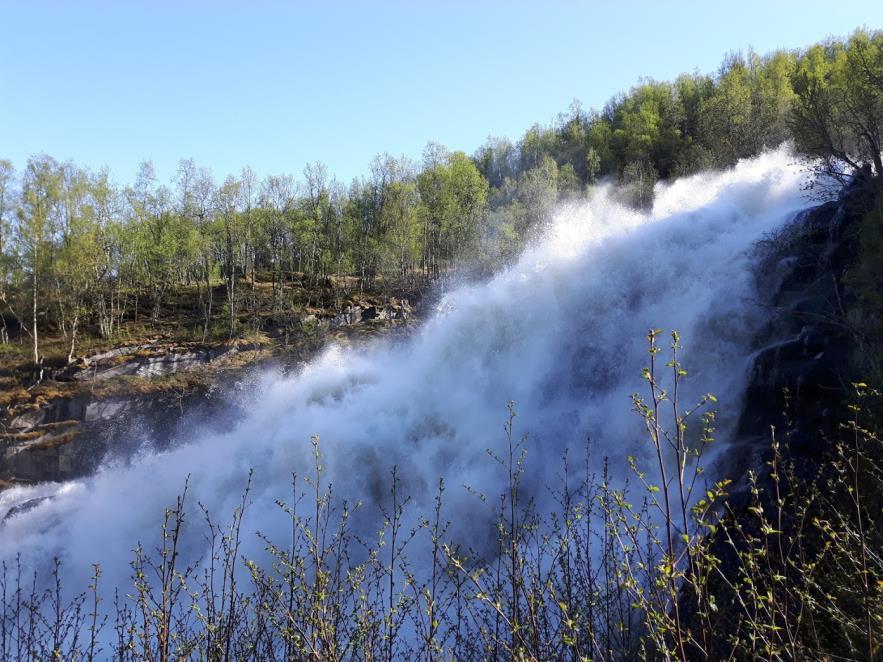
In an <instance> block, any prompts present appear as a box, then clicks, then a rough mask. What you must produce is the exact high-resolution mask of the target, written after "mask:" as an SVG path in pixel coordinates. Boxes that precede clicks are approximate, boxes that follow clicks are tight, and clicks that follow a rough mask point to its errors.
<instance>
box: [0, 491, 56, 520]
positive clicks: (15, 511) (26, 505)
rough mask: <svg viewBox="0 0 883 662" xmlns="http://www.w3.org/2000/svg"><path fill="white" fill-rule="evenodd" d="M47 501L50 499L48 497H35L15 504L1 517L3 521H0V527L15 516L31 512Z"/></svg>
mask: <svg viewBox="0 0 883 662" xmlns="http://www.w3.org/2000/svg"><path fill="white" fill-rule="evenodd" d="M49 499H50V497H48V496H44V497H35V498H33V499H28V500H27V501H22V502H21V503H17V504H15V505H14V506H13V507H12V508H10V509H9V510H7V511H6V514H5V515H4V516H3V519H2V520H0V525H2V524H3V523H5V522H7V521H8V520H10V519H12V518H13V517H15V516H16V515H21V514H23V513H26V512H28V511H30V510H33V509H34V508H36V507H37V506H39V505H40V504H41V503H43V502H44V501H47V500H49Z"/></svg>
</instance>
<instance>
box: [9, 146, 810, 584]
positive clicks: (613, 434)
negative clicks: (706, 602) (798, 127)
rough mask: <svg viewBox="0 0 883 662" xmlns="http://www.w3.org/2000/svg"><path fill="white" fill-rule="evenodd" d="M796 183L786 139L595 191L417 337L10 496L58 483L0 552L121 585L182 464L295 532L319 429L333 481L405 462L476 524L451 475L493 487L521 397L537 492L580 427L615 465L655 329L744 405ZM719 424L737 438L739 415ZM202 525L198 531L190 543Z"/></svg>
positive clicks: (578, 437) (465, 528)
mask: <svg viewBox="0 0 883 662" xmlns="http://www.w3.org/2000/svg"><path fill="white" fill-rule="evenodd" d="M800 183H801V171H800V169H799V167H798V166H796V165H795V164H794V158H793V157H792V156H791V155H790V154H789V153H788V152H787V151H784V150H780V151H777V152H771V153H767V154H764V155H762V156H760V157H758V158H756V159H753V160H750V161H745V162H742V163H740V164H739V165H738V166H737V167H736V168H735V169H733V170H731V171H727V172H724V173H707V174H701V175H697V176H694V177H690V178H687V179H683V180H680V181H677V182H674V183H673V184H671V185H668V186H660V187H659V188H658V189H657V194H656V203H655V206H654V208H653V210H652V211H651V212H649V213H639V212H635V211H632V210H628V209H624V208H622V207H621V206H618V205H617V204H615V203H614V202H613V201H612V198H611V195H610V194H611V191H610V190H609V189H605V188H601V189H599V190H597V191H596V193H595V194H594V195H593V196H592V197H591V199H590V200H588V201H587V202H584V203H580V204H575V205H572V206H569V207H566V208H563V209H561V210H560V212H559V213H558V215H557V218H556V220H555V222H554V223H553V224H552V226H551V227H549V228H548V230H547V232H546V233H545V236H544V238H543V239H542V240H540V241H539V242H538V243H537V244H536V245H534V246H533V247H531V248H530V249H529V250H527V251H526V252H525V254H524V255H523V256H522V257H521V259H520V260H519V261H518V263H517V264H515V265H514V266H513V267H512V268H510V269H508V270H506V271H505V272H504V273H501V274H499V275H498V276H496V277H495V278H493V279H492V280H491V281H489V282H487V283H483V284H480V285H472V286H468V287H464V288H462V289H459V290H457V291H454V292H452V293H451V294H449V295H447V296H446V297H445V298H444V299H443V301H442V303H441V305H440V306H439V311H438V313H437V314H436V315H434V316H433V317H432V318H431V319H429V320H428V321H427V322H426V323H425V324H424V326H423V328H422V329H421V330H420V331H419V332H417V333H416V334H415V335H414V336H412V337H410V338H409V339H408V340H406V341H403V342H402V341H399V342H378V343H375V344H371V345H368V346H362V347H356V348H353V349H340V348H339V347H330V348H329V349H327V350H326V351H325V352H324V353H323V354H322V355H321V356H320V357H318V358H317V359H316V360H314V361H313V362H312V363H311V364H310V365H309V366H308V367H307V368H306V369H305V370H303V372H302V373H301V374H298V375H297V376H293V377H285V378H281V377H274V376H268V377H266V378H265V379H264V380H263V381H262V382H261V383H260V384H259V385H258V387H257V388H258V391H257V392H256V393H257V397H254V398H253V401H252V402H251V404H250V412H249V414H248V416H247V417H246V418H245V419H244V420H242V421H241V422H240V423H239V424H238V425H237V426H236V427H235V428H233V429H231V430H229V432H227V433H225V434H210V435H209V434H207V435H206V436H204V437H201V438H199V437H197V438H192V439H186V440H181V442H180V443H179V444H177V445H176V446H175V447H173V448H172V449H171V450H168V451H165V452H161V453H154V452H148V451H145V452H144V453H143V454H142V455H141V456H139V457H137V458H135V459H134V460H132V461H131V462H129V463H127V464H125V465H118V466H107V467H105V468H103V469H102V470H101V471H100V472H98V474H97V475H95V476H93V477H90V478H88V479H84V480H79V481H73V482H70V483H66V484H60V485H42V486H35V487H28V488H16V489H12V490H8V491H6V492H3V493H2V494H0V513H3V512H6V511H7V510H8V508H9V507H10V506H11V505H12V504H14V503H17V502H21V501H23V500H26V499H30V498H34V497H37V496H42V495H47V494H51V495H54V498H52V499H50V500H46V501H43V502H42V503H40V504H39V505H38V506H36V507H35V508H33V509H32V510H30V511H28V512H23V513H21V514H19V515H16V516H14V517H11V518H10V519H9V520H8V521H7V522H6V523H5V525H4V526H3V527H2V528H0V558H7V559H8V558H10V557H12V556H13V555H15V554H16V553H21V555H22V558H23V559H24V561H25V562H26V563H27V564H33V565H39V564H41V563H42V562H44V561H45V560H46V559H49V558H51V556H52V555H58V556H60V557H61V558H62V559H63V561H64V563H65V567H66V571H65V572H66V574H68V575H70V576H71V581H73V583H74V584H76V583H77V580H79V584H80V586H85V580H84V578H85V577H86V576H87V575H88V573H89V571H90V564H92V563H95V562H99V563H101V564H102V566H103V568H104V573H105V581H109V582H110V583H111V584H113V583H117V582H119V583H122V582H124V581H125V577H126V576H127V573H128V570H129V568H128V566H127V563H128V561H129V560H130V558H131V550H132V549H133V547H134V546H135V545H136V543H137V542H138V541H139V540H140V541H142V542H144V543H145V544H146V545H147V546H151V545H152V544H153V543H154V541H156V539H157V536H158V524H159V522H160V521H161V519H162V515H163V511H164V508H166V507H168V506H170V505H173V504H174V501H175V496H176V495H177V494H178V493H179V492H180V490H181V489H182V486H183V484H184V480H185V477H187V476H188V475H189V476H190V479H189V497H188V498H189V500H190V503H191V504H195V503H196V502H197V501H198V502H200V503H202V504H204V505H205V506H206V507H207V508H209V509H210V510H211V511H212V512H213V513H214V514H216V515H218V516H224V515H226V514H228V513H229V512H230V511H231V510H232V509H233V507H234V505H235V504H236V502H237V501H238V499H239V498H240V495H241V490H242V488H243V487H244V485H245V480H246V476H247V473H248V471H249V469H252V468H253V469H254V490H253V493H252V497H253V505H252V506H251V507H250V509H249V515H248V517H247V519H246V521H245V525H244V527H243V531H245V532H253V531H256V530H260V531H262V532H264V533H267V534H269V535H271V536H273V535H274V534H276V533H278V534H279V537H280V538H282V539H284V532H285V530H286V528H285V527H286V526H288V524H287V522H286V520H285V518H284V516H281V515H280V513H279V512H278V509H277V508H276V507H275V506H274V505H273V503H274V500H275V499H279V498H285V497H286V496H287V495H288V494H289V489H290V488H289V484H290V476H291V473H292V472H293V471H297V472H299V473H303V472H305V471H306V470H307V469H308V468H309V466H310V463H311V460H310V453H311V444H310V436H311V435H313V434H317V435H319V436H320V437H321V440H322V441H321V443H322V449H323V452H324V454H325V462H324V464H325V465H326V470H327V476H328V477H329V479H330V480H331V481H333V482H334V484H335V489H336V491H337V493H338V494H341V495H343V496H348V497H362V498H364V499H365V500H366V501H367V502H370V501H371V500H372V499H376V498H378V496H379V495H381V494H382V493H384V491H385V490H386V489H387V487H386V486H387V484H388V476H389V474H388V471H389V469H390V467H391V466H392V465H393V464H396V465H398V467H399V473H400V475H401V476H402V478H403V480H404V488H405V490H406V491H407V492H409V493H410V494H411V495H412V496H413V497H414V502H413V508H414V509H415V511H420V512H427V513H428V512H429V510H430V509H431V498H432V495H433V492H434V487H435V484H436V483H437V480H438V478H439V477H440V476H443V477H445V478H446V481H447V484H448V493H447V508H448V510H447V514H448V517H449V518H451V519H454V520H456V525H457V526H458V527H459V528H458V534H459V535H469V534H470V527H471V526H475V525H480V524H481V522H475V521H474V520H473V519H472V518H473V517H474V512H475V508H474V507H473V506H474V503H475V497H474V495H471V494H467V493H466V491H465V490H462V489H459V488H458V487H457V486H459V485H460V484H469V485H472V486H474V487H476V488H478V489H480V490H481V491H482V492H485V493H487V494H489V495H493V494H499V493H500V490H501V489H502V487H501V475H500V471H499V467H498V466H496V465H495V464H494V463H493V461H491V460H490V459H489V458H488V457H487V454H486V449H487V448H488V447H499V445H500V444H501V443H502V442H503V432H502V423H503V421H504V420H505V418H506V403H507V401H508V400H510V399H512V400H515V401H516V402H517V408H518V414H519V415H518V418H517V431H518V433H519V434H520V433H523V432H529V433H530V435H531V440H532V441H531V442H530V443H529V445H528V446H529V450H528V452H529V462H530V466H531V474H530V478H529V480H530V481H531V484H532V485H533V486H536V487H535V491H536V493H537V494H541V493H542V490H541V489H539V487H538V486H539V485H540V484H541V483H543V482H544V481H548V480H550V479H552V477H553V476H554V472H555V471H556V470H557V467H558V466H560V465H559V462H558V460H559V458H560V457H561V453H562V451H563V450H564V449H565V448H566V447H568V446H572V447H575V448H582V446H583V442H584V440H585V438H586V436H587V435H589V436H591V438H592V442H593V453H594V456H596V457H598V458H600V457H601V456H602V455H609V456H610V457H611V458H612V460H613V461H614V465H613V466H614V470H615V471H622V470H623V469H622V466H621V459H622V458H624V457H625V456H626V455H627V454H631V455H635V456H638V457H639V458H640V457H641V456H642V453H644V452H646V450H647V446H646V441H644V438H643V437H642V435H641V422H640V420H639V419H637V418H636V416H635V414H634V413H632V412H631V408H630V400H629V395H630V394H631V393H632V392H635V391H638V390H640V389H642V388H643V387H644V384H643V383H642V380H641V368H642V367H643V366H644V365H646V362H647V353H646V341H645V334H646V332H647V330H648V329H649V328H651V327H655V328H663V329H678V330H679V331H680V333H681V336H682V342H683V345H684V347H685V350H684V352H683V356H682V362H683V364H684V365H685V367H686V368H687V369H688V371H689V373H690V374H689V377H688V379H687V381H686V385H685V396H684V397H685V401H686V400H690V399H692V398H693V397H696V396H698V395H699V394H701V393H705V392H708V391H711V392H713V393H715V394H716V395H718V397H719V398H720V401H721V407H722V410H723V411H724V412H730V413H732V414H735V413H737V412H738V407H739V398H740V394H741V393H742V390H743V387H744V382H745V379H746V372H747V367H748V366H747V356H748V354H749V349H750V343H751V340H752V337H753V336H754V335H755V333H756V332H757V329H758V327H759V324H760V323H761V321H762V316H763V313H762V311H761V310H760V309H759V307H758V306H757V305H756V293H755V291H754V277H753V274H752V267H753V259H752V257H751V252H750V249H751V247H752V245H753V243H754V242H756V241H757V240H758V239H760V238H761V237H762V236H763V235H764V234H765V233H768V232H770V231H773V230H775V229H777V228H779V227H780V226H782V224H783V223H785V222H786V221H787V220H789V219H790V218H791V217H792V216H793V214H794V213H795V212H796V211H797V210H799V209H800V208H802V207H805V206H806V201H805V199H804V198H803V197H802V195H801V191H800ZM732 418H733V416H730V417H729V419H730V422H731V419H732ZM721 422H722V426H721V427H722V430H721V434H720V435H719V437H720V438H721V439H722V442H724V443H725V438H726V432H727V426H728V417H727V416H726V415H724V416H723V417H722V420H721ZM730 427H731V426H730ZM617 460H620V462H619V464H617ZM599 461H600V460H599ZM617 467H619V468H617ZM194 510H195V508H194ZM192 519H196V517H195V515H194V517H193V518H192ZM364 525H365V527H367V528H369V529H370V528H372V527H373V526H374V523H365V524H364ZM245 537H246V542H247V543H248V544H247V545H246V548H245V549H244V552H245V553H246V554H252V553H259V552H258V550H259V547H260V544H259V542H258V541H257V540H256V539H255V537H254V536H251V535H248V534H247V535H246V536H245ZM199 540H200V536H199V535H197V534H194V535H193V538H192V540H191V541H190V543H189V544H191V545H194V546H198V541H199Z"/></svg>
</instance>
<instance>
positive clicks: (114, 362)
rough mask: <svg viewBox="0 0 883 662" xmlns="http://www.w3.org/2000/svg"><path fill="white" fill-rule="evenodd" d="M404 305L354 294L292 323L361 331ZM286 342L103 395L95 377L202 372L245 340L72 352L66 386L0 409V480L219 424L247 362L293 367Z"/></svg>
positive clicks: (49, 475)
mask: <svg viewBox="0 0 883 662" xmlns="http://www.w3.org/2000/svg"><path fill="white" fill-rule="evenodd" d="M414 313H415V310H414V308H412V306H411V305H410V303H409V301H408V300H407V299H397V298H390V299H385V300H376V299H360V300H353V301H348V302H345V303H343V304H342V305H340V306H339V307H338V308H337V309H334V310H329V309H313V310H307V311H305V314H303V315H302V316H301V317H300V322H301V323H302V324H303V325H305V327H307V328H310V327H312V328H313V329H315V330H318V331H320V332H322V333H325V332H332V331H334V332H341V331H349V330H350V329H353V328H354V327H355V328H356V330H358V328H360V327H367V330H369V331H370V330H371V327H374V326H376V327H378V328H380V327H383V328H385V327H387V326H389V325H393V324H397V323H400V322H406V321H408V320H409V319H410V318H411V317H412V316H413V315H414ZM270 326H272V325H270ZM287 345H288V339H287V338H286V350H285V351H286V352H287V353H286V354H285V355H284V356H281V357H280V356H278V355H277V356H267V357H264V358H260V357H259V358H258V359H256V360H253V361H252V363H250V364H248V365H244V366H243V367H242V368H241V369H239V370H238V371H235V372H234V373H226V374H225V375H224V376H223V377H221V376H220V375H216V376H214V377H212V376H209V377H208V378H207V379H204V380H201V381H198V382H197V383H196V384H195V385H188V384H187V383H186V382H185V383H183V384H182V385H175V384H172V385H170V386H166V387H163V388H147V389H145V391H146V392H139V390H138V388H131V389H123V390H122V392H116V393H114V394H112V395H106V394H101V393H96V392H95V391H96V386H100V385H102V384H104V383H111V380H114V379H133V380H136V381H135V382H132V384H133V385H134V384H144V385H148V384H153V383H154V382H155V381H156V380H161V379H162V378H167V377H170V376H173V375H176V374H177V373H189V372H192V371H196V370H207V371H211V370H212V366H213V365H214V364H216V362H223V361H229V360H231V359H235V358H236V356H237V354H239V353H240V352H242V351H245V350H247V349H248V348H249V346H248V345H247V344H235V343H224V344H217V345H210V346H206V345H200V344H198V343H190V344H173V345H169V344H163V343H162V341H160V340H151V341H148V342H144V343H140V344H133V345H125V346H121V347H116V348H113V349H111V350H107V351H102V352H97V353H93V354H91V355H87V356H84V357H81V358H80V359H78V360H77V361H76V362H75V363H74V364H72V365H70V366H67V367H65V368H63V369H61V370H58V371H56V372H55V374H53V375H52V378H53V379H54V380H56V381H59V382H69V383H73V384H77V386H76V395H74V396H71V397H58V398H54V399H52V400H50V401H49V402H46V403H41V404H39V405H35V406H33V407H31V408H26V409H24V410H22V411H14V412H11V413H10V412H0V489H2V488H3V487H4V486H6V487H8V486H9V485H14V484H22V483H24V484H27V483H38V482H43V481H58V480H68V479H71V478H76V477H79V476H84V475H88V474H90V473H92V472H94V471H95V470H96V469H97V468H98V467H99V466H100V465H101V463H102V462H103V461H104V460H106V459H109V458H117V459H121V460H123V461H125V460H126V459H128V457H130V456H131V455H132V454H133V453H135V452H136V451H137V450H138V449H139V448H141V447H142V446H143V445H144V444H145V443H149V444H151V445H152V446H153V447H158V448H162V447H164V446H166V445H168V444H170V443H174V442H175V440H176V439H184V438H186V437H187V436H188V434H190V433H193V434H195V433H196V432H197V431H198V432H204V431H205V430H206V429H209V430H210V429H217V430H224V429H225V428H229V426H230V425H231V424H232V423H233V421H235V420H236V419H237V418H238V417H240V416H242V415H243V414H244V407H245V404H244V403H243V402H242V401H240V400H237V399H236V397H238V396H234V394H236V393H237V391H241V389H237V388H236V383H238V382H237V380H238V381H248V380H249V379H252V378H253V373H254V372H255V371H252V370H250V368H253V367H258V365H259V364H261V363H263V362H265V361H271V362H274V363H279V364H280V367H282V368H283V369H290V368H292V367H294V365H296V364H297V363H299V361H300V359H301V358H303V357H302V356H301V355H300V354H299V353H298V352H297V351H295V349H296V347H294V346H293V347H292V348H291V349H290V350H289V349H288V348H287ZM301 349H302V348H301ZM249 360H251V359H249ZM292 361H293V362H294V363H292ZM221 379H223V380H224V383H223V384H222V385H221V384H219V380H221ZM230 380H233V382H236V383H231V381H230ZM216 386H222V387H221V388H216ZM118 391H119V390H118ZM195 426H199V430H196V429H193V428H195ZM0 517H2V513H0Z"/></svg>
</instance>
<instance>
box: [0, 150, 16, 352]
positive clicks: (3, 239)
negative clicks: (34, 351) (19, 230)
mask: <svg viewBox="0 0 883 662" xmlns="http://www.w3.org/2000/svg"><path fill="white" fill-rule="evenodd" d="M14 181H15V169H14V168H13V167H12V162H11V161H9V160H8V159H0V303H3V304H4V305H6V306H8V305H9V304H8V302H7V301H6V287H7V282H6V281H7V278H8V264H7V263H8V260H9V256H8V255H7V251H8V250H9V231H10V222H11V216H12V210H13V200H14V198H15V192H14V191H13V185H14ZM0 324H2V328H0V343H6V342H8V341H9V331H8V329H7V328H6V318H5V317H4V316H3V313H2V312H0Z"/></svg>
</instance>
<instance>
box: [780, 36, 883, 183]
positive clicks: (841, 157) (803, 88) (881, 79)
mask: <svg viewBox="0 0 883 662" xmlns="http://www.w3.org/2000/svg"><path fill="white" fill-rule="evenodd" d="M792 84H793V86H794V92H795V95H796V100H795V104H794V108H793V111H792V114H791V119H790V123H789V125H790V128H791V131H792V133H793V134H794V139H795V143H796V144H797V147H798V148H799V149H800V150H801V151H802V152H804V153H806V154H808V155H810V156H814V157H817V158H819V159H821V161H822V170H823V172H824V173H825V174H827V175H830V176H833V177H835V178H836V179H838V180H840V181H843V180H844V179H845V178H846V177H847V176H848V175H850V174H852V173H853V172H855V171H858V170H860V169H862V168H863V167H867V168H868V169H870V170H872V172H873V173H874V174H875V175H876V176H878V177H879V176H880V175H883V159H881V148H883V143H881V137H883V32H866V31H861V30H860V31H858V32H856V33H855V34H853V35H852V37H850V39H849V42H848V43H847V44H842V43H838V42H833V43H829V44H827V45H824V46H821V45H819V46H814V47H812V48H810V49H809V50H808V51H807V52H806V53H805V54H804V55H803V57H801V58H800V61H799V62H798V65H797V70H796V71H795V73H794V75H793V77H792Z"/></svg>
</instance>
